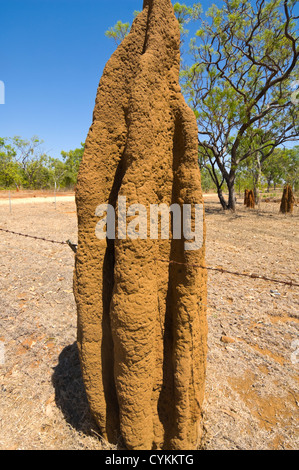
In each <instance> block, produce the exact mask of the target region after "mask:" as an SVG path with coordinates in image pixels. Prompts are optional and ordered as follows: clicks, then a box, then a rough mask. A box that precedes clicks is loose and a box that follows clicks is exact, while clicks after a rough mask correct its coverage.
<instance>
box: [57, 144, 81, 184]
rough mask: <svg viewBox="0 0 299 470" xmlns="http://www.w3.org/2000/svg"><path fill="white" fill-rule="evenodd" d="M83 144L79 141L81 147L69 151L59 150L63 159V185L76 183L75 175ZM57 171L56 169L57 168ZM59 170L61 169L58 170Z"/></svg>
mask: <svg viewBox="0 0 299 470" xmlns="http://www.w3.org/2000/svg"><path fill="white" fill-rule="evenodd" d="M83 152H84V144H83V143H81V147H80V148H77V149H75V150H70V151H69V152H64V151H62V152H61V155H62V158H63V160H64V169H65V172H64V176H63V181H64V185H65V186H74V185H75V184H76V183H77V175H78V171H79V166H80V162H81V160H82V157H83ZM57 171H58V169H57ZM59 171H61V170H59Z"/></svg>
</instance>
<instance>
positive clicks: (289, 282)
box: [0, 227, 299, 287]
mask: <svg viewBox="0 0 299 470" xmlns="http://www.w3.org/2000/svg"><path fill="white" fill-rule="evenodd" d="M0 231H1V232H5V233H9V234H12V235H17V236H20V237H26V238H31V239H33V240H40V241H44V242H47V243H53V244H57V245H65V246H69V247H70V248H71V249H72V251H73V252H74V253H76V252H77V247H78V245H76V244H74V243H72V242H71V241H70V240H66V241H57V240H51V239H48V238H44V237H38V236H35V235H29V234H25V233H20V232H15V231H12V230H7V229H4V228H1V227H0ZM153 261H159V262H162V263H167V264H169V265H171V264H173V265H181V266H191V267H197V268H201V269H205V270H207V271H214V272H219V273H221V274H228V275H231V276H241V277H247V278H250V279H260V280H263V281H266V282H272V283H275V284H283V285H286V286H289V287H299V283H298V282H296V281H294V280H292V279H291V280H285V279H275V278H271V277H268V276H265V275H262V274H255V273H248V272H243V273H241V272H238V271H232V270H228V269H225V268H222V267H215V266H204V265H199V264H193V263H182V262H179V261H175V260H166V259H159V258H153Z"/></svg>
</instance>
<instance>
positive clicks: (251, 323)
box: [0, 196, 299, 450]
mask: <svg viewBox="0 0 299 470" xmlns="http://www.w3.org/2000/svg"><path fill="white" fill-rule="evenodd" d="M278 212H279V204H278V203H268V204H266V203H263V204H262V210H261V212H260V213H258V211H257V210H248V209H245V208H244V207H243V201H242V200H241V199H240V202H239V203H238V212H237V214H236V215H232V214H224V213H223V212H222V211H221V210H220V209H219V205H218V204H217V199H215V197H213V196H209V197H207V198H206V213H207V228H208V244H207V263H208V264H209V265H212V266H222V267H223V268H227V269H232V270H239V271H241V272H246V271H247V272H253V273H260V274H263V275H266V276H270V277H277V278H282V279H294V280H296V281H297V282H298V244H299V243H298V219H299V210H298V207H295V210H294V214H293V216H283V215H280V214H279V213H278ZM0 218H1V221H0V226H1V227H3V228H7V229H9V230H16V231H20V232H24V233H29V234H33V235H39V236H42V237H45V238H52V239H56V240H61V241H65V240H66V239H71V240H72V241H74V242H76V236H77V235H76V233H77V232H76V230H77V227H76V214H75V205H74V202H64V200H63V199H60V200H59V201H58V202H57V209H56V210H55V208H54V204H53V203H52V202H49V203H44V204H42V203H39V204H34V203H30V204H20V205H14V206H13V212H12V214H9V212H8V207H7V206H5V205H1V206H0ZM0 240H1V242H0V266H1V278H0V289H1V291H0V292H1V294H0V321H1V330H0V341H2V342H4V345H5V361H4V364H3V365H2V366H0V449H2V450H3V449H42V450H44V449H82V450H84V449H107V448H108V449H109V448H111V446H109V445H107V443H105V442H103V441H102V440H101V438H100V436H99V430H98V429H97V427H96V425H95V423H94V422H93V420H92V418H91V416H90V413H89V409H88V404H87V401H86V396H85V393H84V387H83V383H82V377H81V372H80V367H79V360H78V354H77V349H76V344H75V340H76V310H75V303H74V298H73V294H72V276H73V264H74V256H73V253H72V251H71V250H70V248H68V247H67V246H60V245H51V244H49V243H46V242H43V241H35V240H31V239H27V238H21V237H16V236H15V235H11V234H6V233H0ZM271 291H274V292H271ZM275 291H277V293H276V292H275ZM297 307H298V288H295V287H293V288H291V287H287V286H284V285H278V284H275V285H274V284H272V283H269V282H265V281H262V280H253V279H247V278H243V277H235V276H228V275H225V274H220V273H217V272H209V298H208V318H209V355H208V370H207V387H206V399H205V412H204V424H205V436H204V445H203V447H204V448H205V449H208V450H211V449H249V450H253V449H297V448H298V429H297V428H296V425H297V423H298V402H299V396H298V366H299V356H296V355H294V350H293V349H292V348H293V346H294V344H295V343H294V341H295V340H297V339H298V324H299V320H298V311H297ZM225 337H226V338H225ZM224 341H225V342H224ZM292 354H293V356H292ZM294 357H295V359H296V358H298V361H296V360H295V361H294Z"/></svg>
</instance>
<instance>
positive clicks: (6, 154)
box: [0, 138, 22, 188]
mask: <svg viewBox="0 0 299 470" xmlns="http://www.w3.org/2000/svg"><path fill="white" fill-rule="evenodd" d="M15 156H16V153H15V150H14V149H13V147H12V146H11V145H9V144H7V139H3V138H0V186H3V187H5V188H9V187H11V186H13V185H17V186H19V184H20V183H21V180H22V176H21V172H20V166H19V165H18V163H17V162H16V161H15Z"/></svg>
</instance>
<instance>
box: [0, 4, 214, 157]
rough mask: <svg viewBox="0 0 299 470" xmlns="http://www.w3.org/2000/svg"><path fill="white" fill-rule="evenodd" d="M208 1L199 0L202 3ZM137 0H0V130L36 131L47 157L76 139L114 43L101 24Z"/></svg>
mask: <svg viewBox="0 0 299 470" xmlns="http://www.w3.org/2000/svg"><path fill="white" fill-rule="evenodd" d="M194 2H195V1H194ZM194 2H193V0H192V1H190V2H187V1H186V3H187V4H192V3H194ZM211 3H212V2H208V1H203V2H202V4H203V6H204V7H205V9H206V7H207V6H208V5H210V4H211ZM142 4H143V0H0V18H1V26H0V81H3V82H4V84H5V104H4V105H0V137H12V136H15V135H18V136H21V137H22V138H24V139H29V138H30V137H32V136H34V135H37V136H38V137H39V138H40V139H42V140H43V141H44V145H43V148H44V150H45V151H47V152H48V153H49V154H50V155H51V156H53V157H59V156H60V152H61V150H66V151H67V150H70V149H73V148H76V147H78V146H80V143H81V142H84V141H85V139H86V135H87V132H88V129H89V127H90V125H91V121H92V111H93V107H94V101H95V96H96V90H97V87H98V83H99V80H100V77H101V75H102V72H103V68H104V66H105V64H106V62H107V61H108V59H109V57H110V56H111V54H112V52H113V51H114V49H115V46H114V44H113V41H112V40H111V39H108V38H106V37H105V31H107V29H108V28H109V27H110V26H113V25H114V24H115V23H116V21H117V20H119V19H121V20H122V21H124V22H126V21H130V22H131V21H132V18H133V11H134V10H141V9H142Z"/></svg>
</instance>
